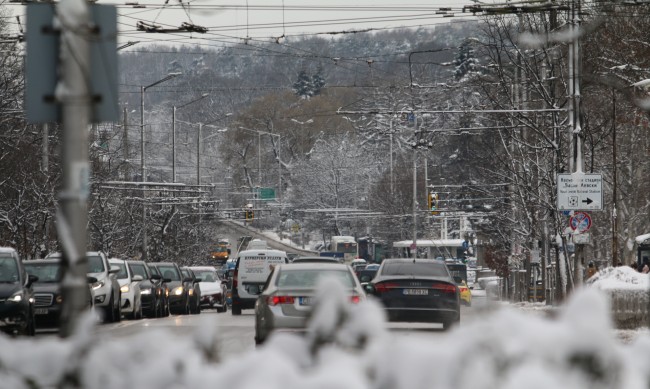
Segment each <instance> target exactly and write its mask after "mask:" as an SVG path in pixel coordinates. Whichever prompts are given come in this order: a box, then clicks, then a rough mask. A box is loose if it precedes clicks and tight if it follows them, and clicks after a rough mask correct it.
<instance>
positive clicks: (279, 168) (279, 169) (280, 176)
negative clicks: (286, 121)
mask: <svg viewBox="0 0 650 389" xmlns="http://www.w3.org/2000/svg"><path fill="white" fill-rule="evenodd" d="M281 150H282V137H281V136H280V135H279V134H278V196H279V197H280V212H282V160H281V159H280V151H281Z"/></svg>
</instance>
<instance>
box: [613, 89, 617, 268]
mask: <svg viewBox="0 0 650 389" xmlns="http://www.w3.org/2000/svg"><path fill="white" fill-rule="evenodd" d="M612 99H613V106H614V109H613V111H612V164H613V168H614V171H613V178H612V181H613V191H612V203H613V209H612V266H616V265H618V218H617V216H618V215H617V210H616V206H617V199H618V194H617V185H616V183H617V182H618V177H617V169H616V163H617V162H616V91H614V90H612Z"/></svg>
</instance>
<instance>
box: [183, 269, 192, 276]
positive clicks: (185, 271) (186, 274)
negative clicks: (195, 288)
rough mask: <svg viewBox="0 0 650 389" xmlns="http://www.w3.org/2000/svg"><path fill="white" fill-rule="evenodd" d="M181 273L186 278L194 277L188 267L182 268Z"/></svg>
mask: <svg viewBox="0 0 650 389" xmlns="http://www.w3.org/2000/svg"><path fill="white" fill-rule="evenodd" d="M181 274H183V277H185V278H187V277H192V276H191V275H190V272H189V271H188V270H187V269H181Z"/></svg>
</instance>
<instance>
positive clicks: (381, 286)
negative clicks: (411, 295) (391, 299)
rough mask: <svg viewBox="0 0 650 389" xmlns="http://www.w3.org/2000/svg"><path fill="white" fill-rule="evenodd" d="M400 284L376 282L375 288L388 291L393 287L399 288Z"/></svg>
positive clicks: (379, 290)
mask: <svg viewBox="0 0 650 389" xmlns="http://www.w3.org/2000/svg"><path fill="white" fill-rule="evenodd" d="M398 287H399V285H397V284H396V283H394V282H380V283H378V284H375V290H376V291H377V292H379V293H386V292H388V291H389V290H391V289H395V288H398Z"/></svg>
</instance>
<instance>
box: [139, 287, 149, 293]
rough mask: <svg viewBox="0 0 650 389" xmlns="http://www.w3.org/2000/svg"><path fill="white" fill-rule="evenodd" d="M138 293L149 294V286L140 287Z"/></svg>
mask: <svg viewBox="0 0 650 389" xmlns="http://www.w3.org/2000/svg"><path fill="white" fill-rule="evenodd" d="M140 294H151V288H147V289H140Z"/></svg>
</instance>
